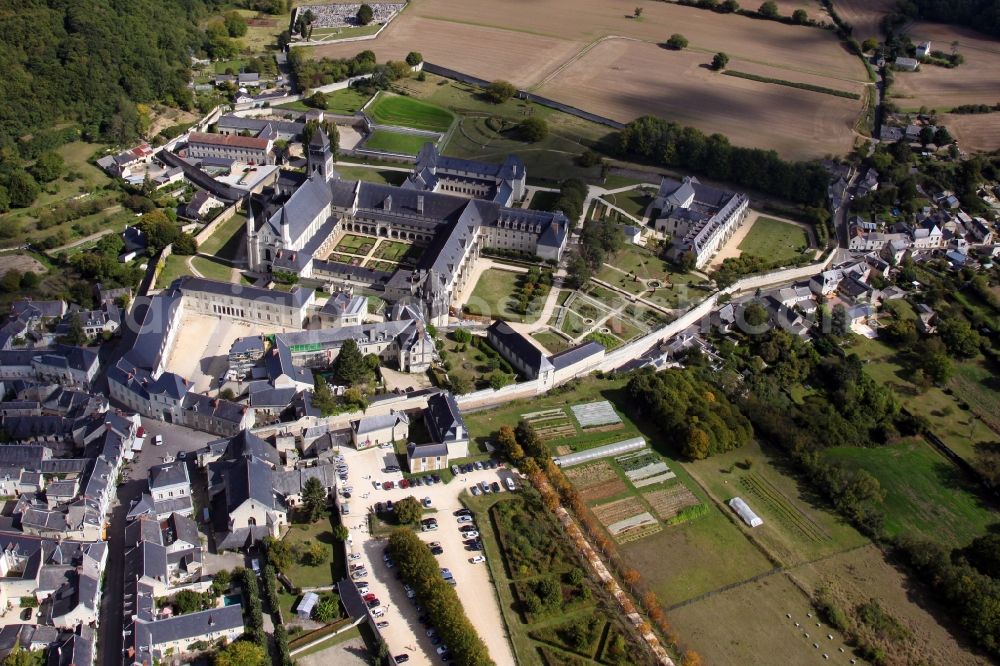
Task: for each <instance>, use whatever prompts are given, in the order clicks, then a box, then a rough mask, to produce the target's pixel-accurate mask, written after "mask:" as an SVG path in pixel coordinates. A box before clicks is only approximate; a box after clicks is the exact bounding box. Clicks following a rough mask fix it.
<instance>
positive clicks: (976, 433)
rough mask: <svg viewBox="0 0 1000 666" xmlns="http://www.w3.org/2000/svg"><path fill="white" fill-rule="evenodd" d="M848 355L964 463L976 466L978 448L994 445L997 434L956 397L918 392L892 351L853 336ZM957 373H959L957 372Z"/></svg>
mask: <svg viewBox="0 0 1000 666" xmlns="http://www.w3.org/2000/svg"><path fill="white" fill-rule="evenodd" d="M847 352H848V353H855V354H857V355H858V356H859V357H861V359H862V360H864V361H866V364H865V371H866V372H867V373H868V374H869V375H871V377H872V378H874V379H875V380H876V381H878V382H879V383H880V384H883V385H886V386H891V387H892V388H893V390H895V392H896V395H897V396H898V397H899V400H900V402H901V403H902V404H903V405H904V406H905V407H907V408H909V409H911V410H913V411H914V412H915V413H918V414H921V415H923V416H924V417H925V418H926V419H927V420H928V422H929V423H930V427H931V431H932V432H933V433H934V434H935V435H937V436H938V437H940V438H941V439H942V440H944V442H945V444H947V445H948V447H949V448H950V449H952V450H953V451H954V452H955V453H957V454H958V455H959V456H961V457H962V458H964V459H965V460H966V461H968V462H970V463H972V464H975V461H976V445H977V444H980V443H985V442H993V441H996V439H997V435H996V433H995V432H993V431H992V430H990V428H989V427H988V426H987V425H986V424H985V423H984V422H983V421H982V420H981V419H979V418H978V417H977V416H976V415H975V414H974V413H973V412H972V411H971V410H966V409H962V407H961V405H960V402H959V400H957V399H956V396H952V395H948V394H947V393H945V392H944V391H943V390H941V389H940V388H938V387H937V386H931V387H930V388H928V389H927V390H926V391H923V392H920V391H919V390H918V388H917V387H916V386H915V385H914V384H913V383H912V382H911V381H910V375H909V373H908V372H907V371H906V369H905V368H904V367H903V365H902V364H901V363H900V362H899V360H898V359H897V358H896V357H897V354H896V351H895V350H894V349H893V348H892V347H889V346H888V345H886V344H885V343H883V342H879V341H878V340H869V339H868V338H863V337H860V336H854V338H853V340H852V343H851V345H850V347H849V348H848V349H847ZM960 373H961V370H959V371H958V372H957V374H960Z"/></svg>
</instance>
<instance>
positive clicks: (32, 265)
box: [0, 253, 45, 276]
mask: <svg viewBox="0 0 1000 666" xmlns="http://www.w3.org/2000/svg"><path fill="white" fill-rule="evenodd" d="M15 270H16V271H20V272H21V273H27V272H28V271H31V272H32V273H39V274H44V273H45V266H43V265H42V263H41V262H40V261H38V260H37V259H35V258H34V257H32V256H30V255H27V254H8V253H4V254H0V276H3V275H6V274H7V273H9V272H10V271H15Z"/></svg>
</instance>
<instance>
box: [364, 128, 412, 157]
mask: <svg viewBox="0 0 1000 666" xmlns="http://www.w3.org/2000/svg"><path fill="white" fill-rule="evenodd" d="M425 143H427V137H426V136H419V135H416V134H403V133H401V132H390V131H388V130H375V131H374V132H372V133H371V135H369V137H368V138H367V139H366V140H365V142H364V145H363V146H362V147H363V148H367V149H368V150H381V151H384V152H387V153H396V154H398V155H416V154H417V153H419V152H420V149H421V148H423V146H424V144H425Z"/></svg>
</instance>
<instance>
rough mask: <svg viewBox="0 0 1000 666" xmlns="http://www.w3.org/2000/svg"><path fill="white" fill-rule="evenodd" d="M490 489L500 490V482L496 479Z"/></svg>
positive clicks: (496, 491)
mask: <svg viewBox="0 0 1000 666" xmlns="http://www.w3.org/2000/svg"><path fill="white" fill-rule="evenodd" d="M490 490H492V491H493V492H495V493H498V492H500V484H499V483H497V482H496V481H494V482H493V483H491V484H490Z"/></svg>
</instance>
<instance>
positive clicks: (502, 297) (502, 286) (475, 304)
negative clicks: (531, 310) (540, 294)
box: [464, 268, 524, 321]
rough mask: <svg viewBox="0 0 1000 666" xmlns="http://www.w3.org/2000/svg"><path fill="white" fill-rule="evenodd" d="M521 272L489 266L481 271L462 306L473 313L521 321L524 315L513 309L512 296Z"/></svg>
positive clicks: (515, 291) (516, 289) (513, 301)
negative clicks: (470, 294) (470, 293)
mask: <svg viewBox="0 0 1000 666" xmlns="http://www.w3.org/2000/svg"><path fill="white" fill-rule="evenodd" d="M521 276H522V274H521V273H514V272H512V271H505V270H501V269H499V268H490V269H487V270H485V271H483V273H482V275H481V276H480V277H479V281H478V282H477V283H476V287H475V289H473V290H472V296H470V297H469V300H468V302H467V303H465V305H464V307H465V309H466V311H468V312H469V313H471V314H475V315H482V316H490V317H493V318H494V319H506V320H508V321H523V320H524V317H523V316H522V315H521V314H519V313H517V312H515V311H514V306H515V305H516V301H515V300H514V296H515V294H516V293H517V291H518V284H519V281H520V280H521Z"/></svg>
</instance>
